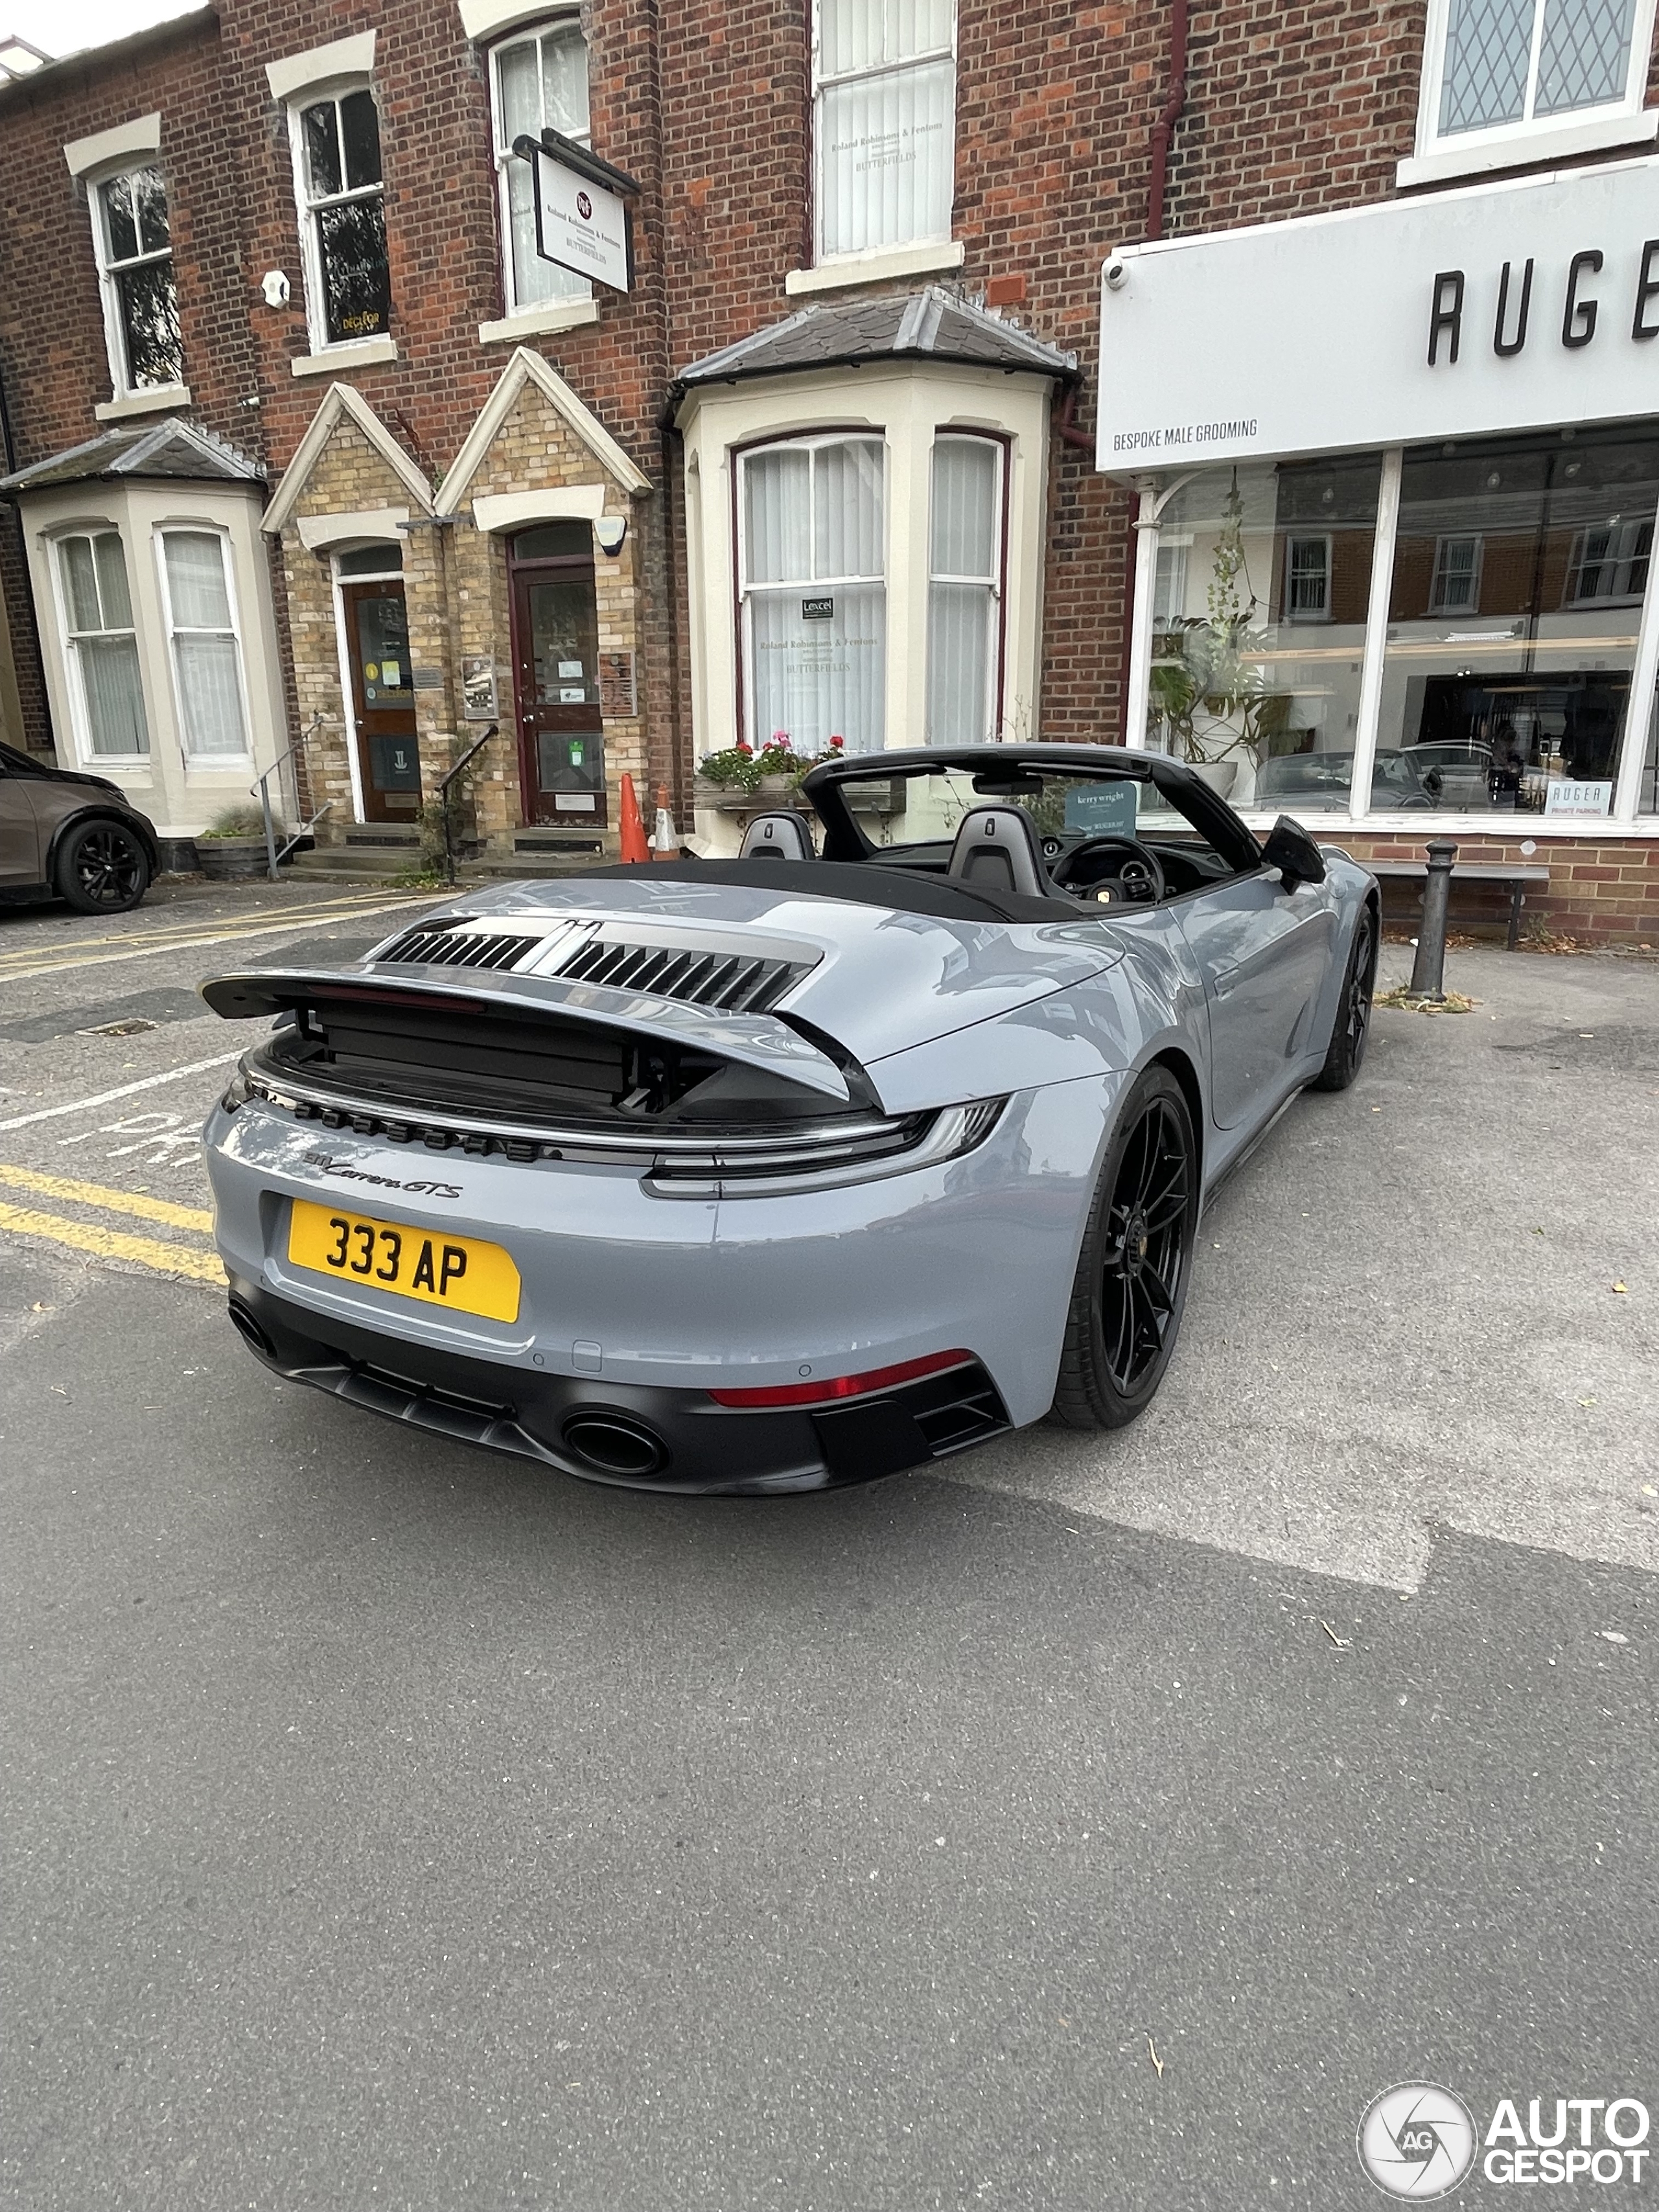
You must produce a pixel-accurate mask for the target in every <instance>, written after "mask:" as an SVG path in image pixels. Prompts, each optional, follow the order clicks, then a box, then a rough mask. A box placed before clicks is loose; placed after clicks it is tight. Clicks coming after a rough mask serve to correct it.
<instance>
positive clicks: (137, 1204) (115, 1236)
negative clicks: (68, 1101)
mask: <svg viewBox="0 0 1659 2212" xmlns="http://www.w3.org/2000/svg"><path fill="white" fill-rule="evenodd" d="M0 1188H9V1189H11V1190H18V1191H27V1192H28V1193H29V1194H31V1195H32V1196H33V1197H36V1198H55V1199H57V1200H58V1202H59V1203H60V1204H62V1205H69V1206H86V1207H88V1208H90V1209H91V1210H93V1211H94V1212H103V1213H114V1214H122V1215H125V1216H126V1217H127V1218H128V1219H130V1220H137V1221H153V1222H155V1223H158V1224H159V1225H161V1226H162V1227H164V1228H167V1229H183V1230H187V1231H191V1233H193V1234H194V1235H195V1236H197V1237H203V1238H210V1237H212V1235H213V1216H212V1215H211V1214H210V1213H208V1212H204V1211H203V1209H202V1208H201V1207H200V1206H175V1205H174V1204H173V1200H171V1199H167V1198H150V1197H148V1196H146V1194H144V1193H143V1191H137V1190H112V1189H111V1188H110V1187H109V1186H108V1184H106V1183H101V1182H75V1181H73V1180H72V1179H71V1178H70V1176H52V1175H40V1174H37V1173H36V1172H35V1170H33V1168H15V1167H10V1166H9V1165H7V1164H5V1163H4V1162H3V1161H0ZM0 1230H9V1231H11V1232H12V1234H13V1235H14V1236H16V1237H41V1238H43V1239H44V1240H45V1241H46V1243H51V1244H61V1245H64V1246H66V1247H67V1248H68V1249H70V1250H71V1251H75V1252H89V1253H91V1254H92V1255H93V1256H94V1258H95V1259H100V1260H132V1261H137V1264H138V1265H139V1266H140V1267H149V1268H150V1269H151V1270H152V1271H153V1272H154V1273H156V1274H158V1275H172V1276H175V1277H181V1278H182V1279H184V1280H185V1281H186V1282H193V1283H211V1284H213V1285H216V1286H222V1285H223V1283H224V1279H225V1271H224V1268H223V1267H222V1265H221V1263H220V1260H219V1255H218V1254H217V1253H216V1252H213V1251H203V1250H201V1249H199V1248H196V1247H192V1246H191V1245H188V1244H175V1243H173V1241H172V1240H171V1239H170V1238H168V1237H136V1236H134V1235H133V1234H132V1233H131V1231H128V1230H125V1229H106V1227H105V1226H104V1225H103V1224H102V1223H101V1222H94V1221H76V1220H74V1219H72V1218H70V1216H69V1215H67V1214H63V1213H47V1212H44V1211H42V1209H41V1208H40V1207H39V1206H12V1205H9V1204H8V1203H7V1202H6V1201H5V1200H0Z"/></svg>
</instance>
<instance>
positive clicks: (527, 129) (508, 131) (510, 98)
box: [489, 15, 593, 315]
mask: <svg viewBox="0 0 1659 2212" xmlns="http://www.w3.org/2000/svg"><path fill="white" fill-rule="evenodd" d="M489 85H490V112H491V117H492V119H493V125H494V131H495V175H496V191H497V196H498V202H499V205H500V209H501V217H500V220H501V289H502V295H503V300H504V304H505V307H506V310H507V313H508V314H509V315H511V314H514V313H523V312H524V311H525V310H526V308H531V307H543V306H546V305H549V304H550V303H552V302H555V301H566V300H587V299H591V298H592V293H593V288H592V285H591V284H590V283H588V281H587V279H586V277H585V276H577V275H576V273H575V272H574V270H568V269H561V268H559V267H558V266H557V265H556V264H555V263H553V262H551V261H544V260H543V258H541V256H540V255H539V254H538V252H537V251H536V204H535V179H534V177H533V175H532V170H531V166H530V164H529V162H527V161H520V160H519V159H518V157H517V156H516V155H514V153H513V140H514V139H515V138H518V137H523V136H525V135H526V134H528V136H529V137H532V138H539V137H541V135H542V132H543V131H544V130H548V129H551V130H554V131H559V132H561V133H562V135H563V136H564V137H567V138H574V140H575V141H576V142H577V143H578V144H580V145H583V146H585V145H586V144H587V143H588V112H587V42H586V40H585V39H584V38H583V37H582V33H581V26H580V23H578V22H577V21H576V19H575V17H574V15H573V16H570V17H568V18H566V19H564V20H562V21H557V22H553V23H548V24H544V25H542V26H541V27H539V28H538V29H536V30H533V31H530V32H527V33H525V34H524V35H523V36H521V37H516V38H513V39H511V40H506V41H504V42H503V43H502V44H501V46H497V47H495V50H494V51H493V52H492V53H491V55H490V58H489Z"/></svg>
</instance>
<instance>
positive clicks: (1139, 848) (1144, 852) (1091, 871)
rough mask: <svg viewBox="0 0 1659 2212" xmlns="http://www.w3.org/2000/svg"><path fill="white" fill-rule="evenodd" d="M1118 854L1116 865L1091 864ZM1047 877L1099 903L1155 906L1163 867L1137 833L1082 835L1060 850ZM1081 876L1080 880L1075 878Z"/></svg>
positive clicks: (1156, 855) (1161, 885) (1081, 896)
mask: <svg viewBox="0 0 1659 2212" xmlns="http://www.w3.org/2000/svg"><path fill="white" fill-rule="evenodd" d="M1112 854H1117V855H1118V860H1117V865H1116V866H1115V867H1113V866H1104V867H1099V868H1097V867H1094V866H1092V865H1091V864H1093V863H1094V862H1097V861H1100V860H1109V858H1110V856H1111V855H1112ZM1048 873H1049V878H1050V880H1051V881H1052V882H1053V883H1054V884H1057V885H1058V886H1059V888H1060V890H1069V891H1070V892H1071V893H1072V896H1073V897H1074V898H1093V899H1096V900H1097V901H1098V902H1099V903H1100V904H1101V905H1102V906H1115V905H1117V904H1118V903H1119V902H1120V901H1121V902H1123V904H1125V905H1126V906H1156V905H1157V904H1158V901H1159V900H1160V899H1161V898H1162V897H1163V896H1164V869H1163V866H1162V864H1161V863H1160V861H1159V860H1158V854H1156V853H1155V852H1153V850H1152V847H1151V846H1150V845H1143V844H1142V843H1141V842H1140V840H1139V837H1085V839H1084V840H1083V842H1082V843H1081V844H1080V845H1073V848H1072V849H1071V851H1070V852H1069V853H1062V854H1061V855H1060V858H1059V860H1056V861H1055V862H1054V866H1053V867H1052V868H1051V869H1050V870H1049V872H1048ZM1079 877H1081V878H1082V881H1081V882H1079V880H1078V878H1079Z"/></svg>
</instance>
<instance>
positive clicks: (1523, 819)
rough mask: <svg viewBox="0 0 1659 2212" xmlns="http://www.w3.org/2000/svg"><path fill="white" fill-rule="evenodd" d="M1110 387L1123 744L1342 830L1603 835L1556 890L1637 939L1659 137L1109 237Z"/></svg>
mask: <svg viewBox="0 0 1659 2212" xmlns="http://www.w3.org/2000/svg"><path fill="white" fill-rule="evenodd" d="M1100 392H1101V400H1100V413H1099V421H1098V453H1097V461H1098V465H1099V467H1100V468H1101V470H1102V471H1104V472H1106V473H1107V474H1109V475H1111V476H1113V477H1116V478H1118V479H1119V480H1120V481H1123V482H1125V483H1128V484H1130V485H1131V486H1133V488H1134V489H1135V490H1136V491H1137V493H1138V495H1139V497H1138V501H1137V513H1136V562H1135V574H1134V592H1133V649H1132V658H1131V681H1130V688H1129V702H1128V710H1127V712H1128V720H1127V730H1128V732H1129V733H1130V735H1129V742H1131V743H1132V744H1133V743H1139V744H1145V745H1146V746H1148V747H1150V748H1152V749H1153V750H1159V751H1167V752H1173V753H1176V754H1177V755H1180V756H1182V757H1185V758H1187V759H1188V760H1191V761H1192V762H1194V763H1196V764H1198V765H1199V766H1200V769H1201V771H1202V773H1203V774H1204V775H1206V780H1208V781H1212V783H1214V784H1215V785H1216V786H1217V787H1218V788H1223V789H1225V792H1226V794H1227V795H1228V797H1229V798H1230V799H1231V801H1232V803H1233V804H1234V805H1236V806H1237V807H1238V808H1239V810H1240V811H1241V812H1243V814H1244V816H1245V817H1246V819H1247V820H1251V821H1255V822H1267V821H1271V820H1272V819H1273V817H1274V816H1276V815H1277V814H1278V813H1279V812H1280V811H1286V812H1291V813H1294V814H1296V815H1298V816H1303V817H1312V818H1313V820H1314V821H1315V822H1316V826H1317V827H1318V828H1319V829H1321V830H1327V829H1328V830H1333V831H1334V830H1339V829H1340V830H1341V831H1344V832H1347V833H1359V832H1367V833H1371V834H1372V835H1373V836H1376V837H1377V838H1378V839H1380V840H1382V841H1383V843H1382V844H1381V845H1371V844H1370V842H1369V841H1368V840H1366V839H1357V838H1356V837H1355V836H1352V835H1351V836H1348V837H1347V838H1346V839H1345V842H1352V843H1354V847H1355V849H1356V850H1362V851H1363V850H1367V849H1369V850H1370V851H1372V852H1376V851H1377V850H1382V849H1387V841H1389V840H1393V841H1396V842H1398V841H1401V840H1404V841H1405V844H1406V846H1407V848H1410V847H1412V846H1413V843H1415V846H1416V848H1418V849H1420V844H1421V841H1422V840H1423V839H1424V838H1425V836H1443V835H1448V834H1449V835H1451V836H1455V837H1459V838H1462V839H1465V840H1468V839H1475V840H1484V841H1496V842H1497V843H1498V844H1499V845H1501V846H1503V847H1504V848H1507V849H1508V850H1509V851H1510V852H1515V851H1516V850H1520V851H1522V852H1528V851H1533V850H1535V851H1537V852H1538V853H1539V854H1540V856H1541V857H1543V858H1549V857H1550V856H1551V852H1552V851H1553V853H1554V859H1556V860H1560V861H1561V862H1562V864H1563V866H1562V869H1561V870H1560V872H1559V873H1560V875H1561V879H1562V881H1563V882H1564V883H1569V882H1573V881H1575V880H1577V879H1575V878H1573V875H1572V866H1571V864H1572V862H1573V860H1574V858H1575V850H1576V848H1577V847H1578V846H1583V845H1588V846H1589V847H1592V848H1595V851H1596V854H1597V857H1598V859H1601V860H1605V858H1606V856H1607V854H1608V852H1609V851H1610V850H1613V848H1619V850H1620V851H1623V852H1625V858H1626V862H1627V863H1628V865H1620V863H1619V861H1618V860H1614V861H1613V868H1614V870H1615V875H1614V876H1609V875H1608V874H1607V870H1606V868H1605V867H1604V868H1602V870H1601V874H1600V876H1599V877H1597V878H1592V877H1590V875H1589V871H1588V869H1587V870H1586V872H1585V875H1584V877H1583V879H1582V881H1583V886H1584V888H1583V891H1582V893H1575V896H1576V897H1577V904H1578V905H1579V907H1581V908H1582V907H1583V904H1584V902H1585V900H1586V899H1587V898H1599V899H1600V900H1601V903H1602V906H1603V909H1604V912H1603V917H1602V918H1603V920H1604V921H1607V922H1609V923H1611V922H1613V920H1614V911H1613V910H1614V908H1626V909H1627V910H1628V912H1627V918H1628V919H1629V920H1630V921H1631V922H1632V930H1630V931H1623V930H1621V931H1620V933H1642V932H1640V931H1639V929H1638V928H1637V927H1636V925H1638V924H1639V922H1640V921H1641V915H1640V912H1639V902H1640V897H1641V896H1643V895H1644V894H1645V891H1646V890H1647V888H1648V884H1647V882H1646V881H1645V880H1638V878H1637V877H1636V875H1635V873H1634V871H1635V869H1636V868H1637V867H1638V866H1642V867H1644V870H1645V874H1646V876H1648V877H1650V878H1651V879H1652V882H1653V883H1654V884H1655V885H1656V886H1659V871H1656V870H1654V869H1652V868H1651V867H1648V866H1646V864H1647V863H1649V862H1650V861H1651V860H1654V858H1655V857H1656V855H1655V854H1654V853H1653V852H1652V851H1651V850H1650V849H1649V848H1651V847H1652V846H1653V844H1654V843H1655V842H1656V841H1659V713H1656V688H1659V562H1656V561H1655V560H1654V558H1653V550H1654V535H1655V520H1656V510H1659V160H1656V159H1654V158H1651V157H1650V158H1648V159H1644V160H1639V161H1620V162H1615V163H1611V164H1607V165H1605V166H1601V167H1593V168H1585V169H1578V170H1571V171H1563V172H1559V173H1553V174H1551V175H1547V176H1541V177H1532V178H1528V179H1523V180H1521V181H1519V182H1509V183H1504V184H1496V185H1477V186H1474V187H1472V188H1469V189H1467V190H1462V191H1449V192H1437V193H1435V194H1432V195H1430V196H1425V197H1420V198H1417V199H1410V200H1399V201H1393V202H1389V203H1387V204H1383V205H1380V206H1376V207H1369V208H1364V209H1357V210H1345V211H1343V212H1341V213H1339V214H1334V215H1325V216H1313V217H1309V218H1305V219H1300V220H1297V221H1294V222H1283V223H1276V224H1268V225H1263V226H1261V227H1258V228H1251V229H1246V230H1238V231H1231V232H1222V233H1215V234H1209V235H1203V236H1197V237H1193V238H1183V239H1176V240H1168V241H1162V242H1159V243H1157V244H1152V245H1146V246H1133V247H1129V248H1126V249H1125V250H1124V251H1123V252H1121V253H1119V254H1116V255H1115V256H1114V257H1113V258H1112V259H1111V260H1110V261H1109V262H1108V264H1106V269H1105V271H1104V281H1103V289H1102V314H1101V372H1100ZM1556 848H1559V849H1556ZM1625 848H1628V850H1627V851H1625ZM1469 857H1474V852H1473V851H1471V853H1470V854H1469ZM1552 865H1553V863H1552ZM1553 876H1554V871H1553ZM1608 884H1613V885H1614V888H1613V889H1612V890H1609V889H1608V888H1607V885H1608ZM1632 884H1634V885H1635V886H1636V888H1635V890H1631V885H1632ZM1553 888H1554V881H1553ZM1555 903H1556V904H1557V905H1558V907H1559V901H1556V902H1555ZM1650 921H1651V927H1650V928H1648V929H1647V930H1646V932H1645V934H1646V935H1647V936H1648V937H1649V938H1650V939H1651V940H1652V941H1659V908H1654V909H1653V910H1652V911H1651V915H1650Z"/></svg>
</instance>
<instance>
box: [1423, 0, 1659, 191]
mask: <svg viewBox="0 0 1659 2212" xmlns="http://www.w3.org/2000/svg"><path fill="white" fill-rule="evenodd" d="M1547 4H1548V0H1533V27H1532V47H1531V52H1530V53H1529V55H1528V64H1527V89H1526V97H1525V106H1524V110H1523V112H1522V118H1521V119H1520V120H1518V121H1516V122H1512V123H1495V124H1492V125H1489V126H1488V127H1487V128H1486V129H1485V130H1481V131H1449V132H1447V133H1446V134H1445V135H1444V136H1442V135H1441V131H1440V99H1441V94H1442V91H1443V88H1444V85H1445V76H1446V41H1447V36H1448V33H1449V30H1450V27H1451V16H1452V9H1453V7H1454V5H1455V0H1429V14H1428V25H1427V29H1426V32H1425V40H1424V48H1423V76H1422V86H1421V90H1420V92H1419V100H1418V111H1417V146H1416V151H1415V153H1414V155H1413V157H1412V158H1411V159H1409V160H1407V161H1401V163H1400V165H1399V169H1398V173H1397V178H1396V181H1397V182H1398V183H1399V184H1401V185H1416V184H1429V183H1431V182H1433V181H1434V180H1435V179H1437V178H1442V177H1455V176H1468V175H1473V174H1476V173H1480V172H1481V171H1483V170H1490V169H1503V168H1510V167H1515V166H1516V165H1518V164H1520V163H1522V162H1527V161H1548V160H1553V159H1556V158H1559V157H1560V156H1564V155H1571V154H1581V153H1595V152H1597V151H1600V150H1601V149H1606V148H1609V147H1613V146H1622V145H1637V144H1643V143H1651V142H1652V141H1653V140H1654V139H1655V138H1656V137H1659V108H1646V109H1644V106H1643V104H1642V103H1643V100H1644V97H1645V95H1646V92H1647V81H1648V70H1649V66H1650V58H1651V55H1652V52H1653V22H1654V12H1655V4H1656V0H1636V5H1635V15H1634V19H1633V21H1632V25H1631V42H1630V58H1629V61H1628V63H1627V64H1626V72H1625V87H1624V90H1623V91H1622V93H1621V94H1620V95H1619V97H1618V98H1617V99H1615V100H1604V101H1601V102H1599V103H1598V104H1597V105H1596V106H1593V107H1574V108H1567V109H1565V110H1563V111H1561V112H1559V113H1557V114H1554V115H1534V113H1533V112H1532V110H1533V105H1534V100H1536V98H1537V90H1538V64H1539V55H1540V52H1541V47H1542V44H1543V26H1544V11H1545V8H1546V6H1547Z"/></svg>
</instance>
